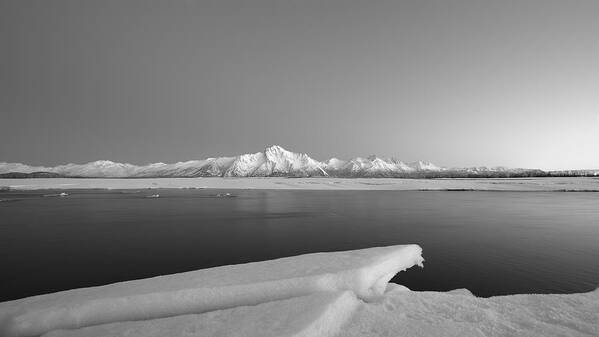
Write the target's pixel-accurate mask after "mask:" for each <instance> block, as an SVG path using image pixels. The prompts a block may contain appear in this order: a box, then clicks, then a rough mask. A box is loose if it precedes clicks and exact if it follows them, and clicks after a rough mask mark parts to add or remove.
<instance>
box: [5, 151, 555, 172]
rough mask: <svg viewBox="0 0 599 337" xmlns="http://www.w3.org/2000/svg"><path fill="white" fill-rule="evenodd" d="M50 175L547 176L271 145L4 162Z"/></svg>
mask: <svg viewBox="0 0 599 337" xmlns="http://www.w3.org/2000/svg"><path fill="white" fill-rule="evenodd" d="M32 172H50V173H55V174H59V175H61V176H64V177H88V178H154V177H271V176H289V177H309V176H332V177H341V178H357V177H388V178H450V177H477V176H483V177H510V176H514V175H517V176H534V175H543V174H546V173H545V172H543V171H540V170H525V169H507V168H503V167H496V168H486V167H471V168H453V169H447V168H442V167H439V166H436V165H434V164H432V163H430V162H426V161H417V162H411V163H407V164H406V163H404V162H402V161H399V160H397V159H393V158H386V159H384V158H379V157H376V156H370V157H368V158H362V157H356V158H353V159H350V160H340V159H337V158H331V159H329V160H328V161H326V162H320V161H317V160H315V159H313V158H311V157H310V156H308V155H307V154H304V153H295V152H291V151H287V150H285V149H284V148H282V147H280V146H278V145H273V146H269V147H267V148H266V149H264V151H262V152H256V153H252V154H243V155H239V156H236V157H216V158H208V159H203V160H191V161H186V162H178V163H173V164H165V163H154V164H148V165H143V166H138V165H132V164H126V163H115V162H112V161H109V160H99V161H94V162H90V163H87V164H66V165H59V166H56V167H43V166H28V165H24V164H19V163H3V162H0V174H7V173H32Z"/></svg>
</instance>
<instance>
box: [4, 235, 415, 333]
mask: <svg viewBox="0 0 599 337" xmlns="http://www.w3.org/2000/svg"><path fill="white" fill-rule="evenodd" d="M421 252H422V250H421V248H420V247H419V246H417V245H403V246H389V247H377V248H369V249H363V250H355V251H346V252H332V253H316V254H307V255H300V256H295V257H288V258H282V259H277V260H270V261H263V262H255V263H247V264H240V265H232V266H223V267H217V268H210V269H204V270H198V271H193V272H187V273H180V274H174V275H166V276H160V277H155V278H150V279H143V280H135V281H129V282H121V283H115V284H111V285H106V286H101V287H92V288H83V289H75V290H69V291H63V292H58V293H54V294H48V295H42V296H35V297H29V298H25V299H21V300H16V301H9V302H4V303H0V335H2V336H37V335H41V334H43V333H46V332H49V331H52V330H55V329H72V328H80V327H85V326H90V325H97V324H104V323H112V322H122V321H131V320H148V319H154V318H161V317H169V316H176V315H183V314H188V313H202V312H207V311H213V310H219V309H227V308H233V307H238V306H244V305H257V304H260V303H265V302H270V301H276V300H283V299H289V298H293V297H298V296H304V295H309V294H313V293H315V292H322V291H340V290H351V291H353V292H354V293H355V294H356V295H357V296H358V297H359V298H361V299H364V300H366V301H369V300H372V299H374V298H377V297H378V296H381V295H382V294H383V293H384V291H385V289H386V287H387V283H388V281H389V280H390V279H391V278H392V277H393V276H394V275H395V274H396V273H397V272H399V271H401V270H405V269H407V268H410V267H412V266H413V265H416V264H418V265H421V264H422V262H423V259H422V257H421Z"/></svg>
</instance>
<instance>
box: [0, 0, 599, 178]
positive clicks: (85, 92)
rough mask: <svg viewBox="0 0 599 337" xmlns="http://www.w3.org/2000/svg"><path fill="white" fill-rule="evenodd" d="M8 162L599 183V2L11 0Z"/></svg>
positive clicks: (2, 80)
mask: <svg viewBox="0 0 599 337" xmlns="http://www.w3.org/2000/svg"><path fill="white" fill-rule="evenodd" d="M0 51H1V52H0V116H1V120H0V161H8V162H24V163H28V164H44V165H55V164H59V163H65V162H78V163H81V162H87V161H92V160H97V159H109V160H113V161H121V162H131V163H135V164H143V163H148V162H157V161H163V162H174V161H182V160H190V159H199V158H204V157H208V156H215V155H234V154H239V153H247V152H257V151H260V150H262V149H263V148H264V146H266V145H270V144H279V145H282V146H283V147H286V148H288V149H290V150H293V151H297V152H306V153H309V154H310V155H312V156H313V157H315V158H316V159H319V160H324V159H328V157H330V156H337V157H340V158H349V157H354V156H367V155H369V154H377V155H379V156H382V157H385V156H395V157H397V158H399V159H401V160H404V161H411V160H418V159H422V160H430V161H432V162H434V163H436V164H438V165H443V166H471V165H491V166H493V165H505V166H518V167H531V168H532V167H536V168H544V169H561V168H599V1H596V0H592V1H578V0H574V1H550V0H539V1H526V0H522V1H520V0H518V1H509V0H506V1H484V0H483V1H481V0H478V1H446V0H443V1H425V0H414V1H398V0H394V1H376V0H363V1H351V0H343V1H327V0H316V1H310V0H302V1H285V0H272V1H264V0H252V1H247V0H239V1H230V0H214V1H152V0H139V1H137V0H135V1H132V0H102V1H100V0H97V1H86V0H72V1H64V0H52V1H45V0H38V1H30V0H2V1H0Z"/></svg>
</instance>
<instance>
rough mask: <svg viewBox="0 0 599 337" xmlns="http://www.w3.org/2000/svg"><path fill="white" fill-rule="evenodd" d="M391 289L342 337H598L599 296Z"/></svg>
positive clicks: (362, 312)
mask: <svg viewBox="0 0 599 337" xmlns="http://www.w3.org/2000/svg"><path fill="white" fill-rule="evenodd" d="M391 289H392V290H391V291H389V292H388V293H386V294H385V295H384V298H383V299H382V300H381V301H380V302H378V303H369V304H365V305H360V307H359V308H358V309H357V310H356V313H355V315H354V316H353V317H352V318H351V320H350V323H349V324H347V325H346V326H344V327H343V331H342V332H341V333H340V334H339V337H366V336H368V337H372V336H397V337H399V336H411V337H418V336H427V337H434V336H446V337H449V336H456V337H458V336H459V337H468V336H543V337H549V336H569V337H574V336H599V290H596V291H594V292H590V293H584V294H569V295H554V294H552V295H511V296H497V297H491V298H479V297H475V296H473V295H472V294H471V293H470V292H469V291H467V290H464V289H460V290H458V291H450V292H447V293H441V292H416V291H414V292H412V291H402V290H401V289H398V288H391Z"/></svg>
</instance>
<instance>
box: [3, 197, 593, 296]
mask: <svg viewBox="0 0 599 337" xmlns="http://www.w3.org/2000/svg"><path fill="white" fill-rule="evenodd" d="M67 192H68V193H70V195H69V196H68V197H64V198H61V197H43V195H44V194H51V193H57V192H55V191H34V192H14V191H11V192H0V199H3V200H5V201H3V202H0V273H1V275H2V277H1V278H0V292H1V293H0V300H2V301H3V300H9V299H16V298H21V297H25V296H31V295H36V294H42V293H48V292H53V291H58V290H64V289H70V288H76V287H85V286H93V285H100V284H106V283H111V282H116V281H122V280H130V279H136V278H143V277H149V276H156V275H161V274H169V273H175V272H181V271H188V270H194V269H199V268H206V267H213V266H219V265H225V264H232V263H243V262H250V261H259V260H265V259H271V258H277V257H283V256H290V255H296V254H301V253H309V252H318V251H334V250H346V249H357V248H366V247H372V246H380V245H394V244H405V243H417V244H420V245H421V246H422V247H423V249H424V257H425V259H426V262H425V267H424V269H420V268H412V269H410V270H409V271H406V272H403V273H400V274H399V275H398V276H397V277H396V278H395V279H394V281H395V282H397V283H401V284H404V285H406V286H408V287H409V288H411V289H415V290H450V289H454V288H468V289H470V290H471V291H472V292H474V293H475V294H477V295H479V296H491V295H501V294H514V293H530V292H536V293H549V292H551V293H572V292H584V291H590V290H593V289H595V288H597V286H598V285H599V193H559V192H539V193H537V192H417V191H281V190H277V191H273V190H261V191H260V190H242V191H217V190H158V191H156V190H154V191H152V192H150V191H147V190H143V191H141V192H139V193H132V192H134V191H104V190H93V191H90V190H87V191H81V190H76V191H67ZM224 192H232V193H234V194H235V195H236V196H237V197H233V198H219V197H216V196H215V195H216V194H217V193H224ZM153 193H159V194H160V196H161V197H160V198H158V199H150V198H145V196H147V195H150V194H153Z"/></svg>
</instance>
